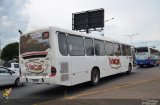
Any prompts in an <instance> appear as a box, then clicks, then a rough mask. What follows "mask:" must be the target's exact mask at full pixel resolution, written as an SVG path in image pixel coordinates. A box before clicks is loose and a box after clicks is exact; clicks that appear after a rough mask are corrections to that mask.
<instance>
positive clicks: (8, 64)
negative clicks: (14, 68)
mask: <svg viewBox="0 0 160 105" xmlns="http://www.w3.org/2000/svg"><path fill="white" fill-rule="evenodd" d="M3 66H4V67H11V63H4V64H3Z"/></svg>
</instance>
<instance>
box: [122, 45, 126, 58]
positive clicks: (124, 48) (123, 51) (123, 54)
mask: <svg viewBox="0 0 160 105" xmlns="http://www.w3.org/2000/svg"><path fill="white" fill-rule="evenodd" d="M126 55H127V50H126V46H125V45H123V44H122V56H126Z"/></svg>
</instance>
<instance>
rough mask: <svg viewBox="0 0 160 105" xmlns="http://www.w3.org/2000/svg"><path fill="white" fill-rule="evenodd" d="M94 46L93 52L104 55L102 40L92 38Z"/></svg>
mask: <svg viewBox="0 0 160 105" xmlns="http://www.w3.org/2000/svg"><path fill="white" fill-rule="evenodd" d="M94 46H95V54H96V55H101V56H104V55H105V50H104V42H103V41H100V40H94Z"/></svg>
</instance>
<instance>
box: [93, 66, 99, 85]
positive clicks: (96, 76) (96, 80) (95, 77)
mask: <svg viewBox="0 0 160 105" xmlns="http://www.w3.org/2000/svg"><path fill="white" fill-rule="evenodd" d="M99 81H100V72H99V70H98V69H97V68H94V69H93V70H92V72H91V84H92V85H93V86H96V85H97V84H98V83H99Z"/></svg>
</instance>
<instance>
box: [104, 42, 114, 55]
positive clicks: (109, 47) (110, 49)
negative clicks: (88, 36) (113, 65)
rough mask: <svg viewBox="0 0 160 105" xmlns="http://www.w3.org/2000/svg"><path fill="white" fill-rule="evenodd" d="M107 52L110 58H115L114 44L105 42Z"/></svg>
mask: <svg viewBox="0 0 160 105" xmlns="http://www.w3.org/2000/svg"><path fill="white" fill-rule="evenodd" d="M105 50H106V53H107V55H108V56H113V54H114V52H113V44H112V43H111V42H105Z"/></svg>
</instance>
